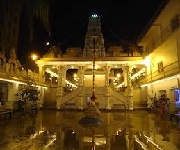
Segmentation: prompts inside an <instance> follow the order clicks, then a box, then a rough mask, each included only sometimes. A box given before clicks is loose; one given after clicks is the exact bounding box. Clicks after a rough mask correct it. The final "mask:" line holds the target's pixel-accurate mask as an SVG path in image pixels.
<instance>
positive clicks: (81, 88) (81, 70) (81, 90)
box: [78, 66, 85, 110]
mask: <svg viewBox="0 0 180 150" xmlns="http://www.w3.org/2000/svg"><path fill="white" fill-rule="evenodd" d="M84 72H85V67H84V66H79V70H78V77H79V93H80V95H79V97H80V101H79V106H78V107H79V108H78V109H79V110H83V102H84Z"/></svg>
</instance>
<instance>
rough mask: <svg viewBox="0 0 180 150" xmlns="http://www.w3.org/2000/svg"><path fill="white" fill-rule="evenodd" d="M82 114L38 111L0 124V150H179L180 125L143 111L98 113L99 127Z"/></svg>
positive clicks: (18, 115) (0, 121)
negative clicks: (86, 123) (83, 121)
mask: <svg viewBox="0 0 180 150" xmlns="http://www.w3.org/2000/svg"><path fill="white" fill-rule="evenodd" d="M82 116H83V113H82V112H78V111H77V112H76V111H69V112H68V111H65V112H62V111H48V110H46V111H39V112H38V114H37V115H35V116H28V115H26V116H23V115H21V114H15V116H14V117H13V118H12V119H11V120H0V149H1V150H44V149H49V150H143V149H149V150H161V149H163V150H170V149H171V150H179V149H180V142H179V141H180V125H178V124H177V122H176V121H171V122H170V121H169V119H166V120H162V119H161V118H158V117H157V116H154V115H153V114H148V113H147V112H146V111H133V112H127V113H126V112H108V113H107V112H101V115H100V118H101V120H102V123H101V124H100V125H98V126H82V125H80V124H79V120H80V118H81V117H82Z"/></svg>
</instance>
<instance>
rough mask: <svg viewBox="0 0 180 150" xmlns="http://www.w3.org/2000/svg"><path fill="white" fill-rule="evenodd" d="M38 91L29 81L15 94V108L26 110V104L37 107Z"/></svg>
mask: <svg viewBox="0 0 180 150" xmlns="http://www.w3.org/2000/svg"><path fill="white" fill-rule="evenodd" d="M39 94H40V91H39V90H38V89H37V88H36V86H35V85H34V84H33V83H32V82H31V81H29V83H28V85H26V86H25V87H24V88H22V89H21V90H20V91H19V92H18V93H17V94H16V96H17V99H16V105H17V106H16V107H17V109H18V110H21V109H26V107H27V104H28V103H29V104H31V106H37V101H38V100H39Z"/></svg>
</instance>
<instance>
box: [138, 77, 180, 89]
mask: <svg viewBox="0 0 180 150" xmlns="http://www.w3.org/2000/svg"><path fill="white" fill-rule="evenodd" d="M174 78H180V74H178V75H175V76H172V77H167V78H164V79H161V80H156V81H154V82H151V83H148V84H143V85H141V87H146V86H149V85H152V84H158V83H160V82H164V81H168V80H171V79H174Z"/></svg>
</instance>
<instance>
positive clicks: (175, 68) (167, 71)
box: [140, 61, 180, 85]
mask: <svg viewBox="0 0 180 150" xmlns="http://www.w3.org/2000/svg"><path fill="white" fill-rule="evenodd" d="M179 63H180V62H178V61H177V62H174V63H171V64H169V65H167V66H165V67H163V69H162V70H163V71H161V72H159V71H158V70H156V71H154V72H150V74H148V75H146V77H145V78H144V79H142V80H140V85H143V84H148V83H151V82H154V81H157V80H161V79H163V78H167V77H171V76H173V75H177V74H179V73H180V68H179Z"/></svg>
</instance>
